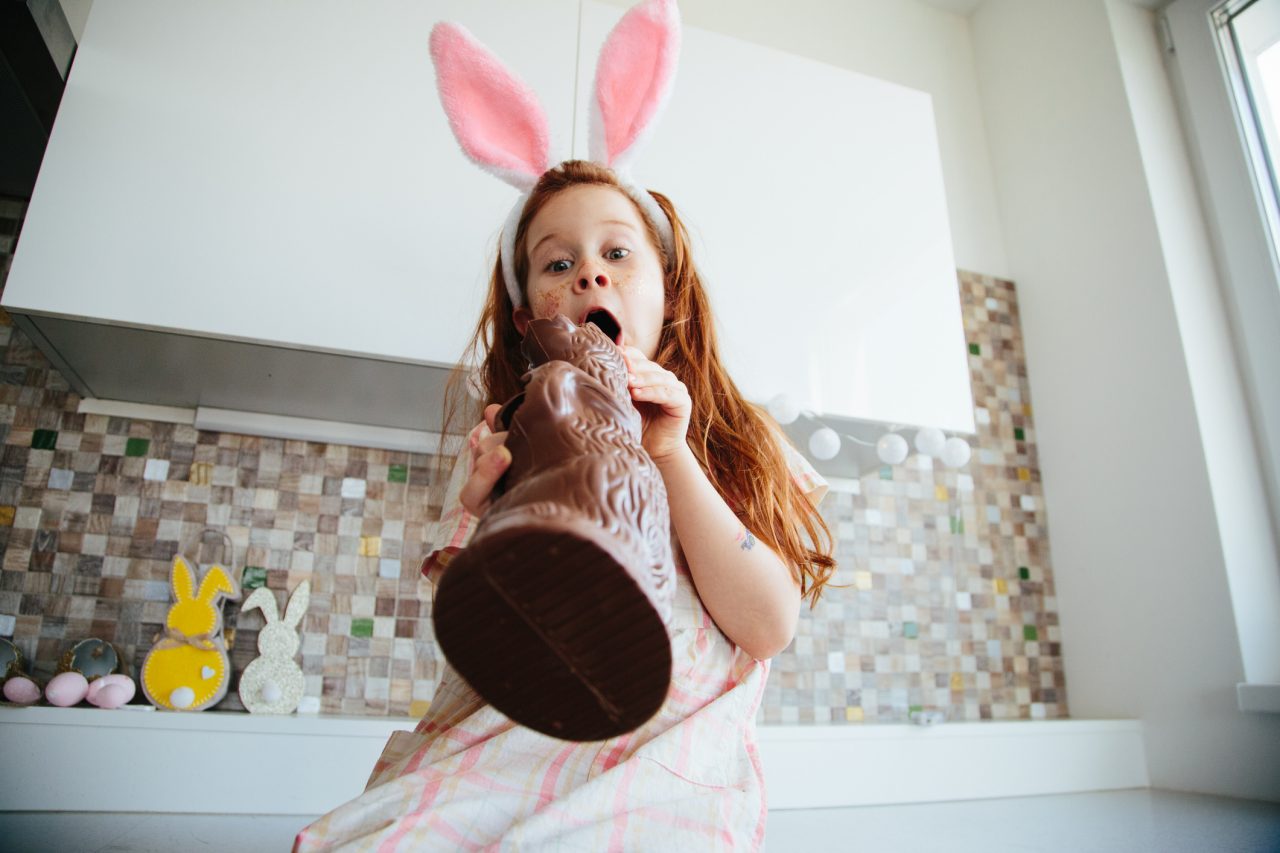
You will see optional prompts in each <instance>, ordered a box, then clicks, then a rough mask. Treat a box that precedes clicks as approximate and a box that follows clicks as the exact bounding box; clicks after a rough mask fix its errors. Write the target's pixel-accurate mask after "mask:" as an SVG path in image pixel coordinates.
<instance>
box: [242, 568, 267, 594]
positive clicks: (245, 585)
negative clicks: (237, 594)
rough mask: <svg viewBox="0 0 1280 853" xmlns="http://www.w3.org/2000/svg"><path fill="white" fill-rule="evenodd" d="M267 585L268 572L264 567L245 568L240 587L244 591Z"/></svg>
mask: <svg viewBox="0 0 1280 853" xmlns="http://www.w3.org/2000/svg"><path fill="white" fill-rule="evenodd" d="M266 585H267V570H266V569H265V568H263V567H262V566H245V567H244V573H243V574H242V575H240V587H241V589H244V590H250V589H257V588H258V587H260V586H266Z"/></svg>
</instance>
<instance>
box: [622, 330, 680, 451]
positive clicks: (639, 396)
mask: <svg viewBox="0 0 1280 853" xmlns="http://www.w3.org/2000/svg"><path fill="white" fill-rule="evenodd" d="M622 356H623V358H624V359H625V360H626V362H627V370H628V372H630V374H631V376H630V379H629V381H630V384H631V400H632V401H633V402H634V403H635V404H636V408H637V409H639V410H640V414H641V416H642V417H643V418H644V431H643V433H642V439H641V441H642V444H643V445H644V449H645V450H646V451H647V452H648V454H649V456H650V457H651V458H652V459H653V461H654V462H661V461H662V459H663V458H664V457H666V456H670V455H671V454H673V453H675V452H676V451H677V450H683V449H684V448H685V447H686V443H685V434H686V433H687V432H688V431H689V417H690V415H691V414H692V413H693V401H692V399H690V397H689V389H688V388H686V387H685V384H684V383H683V382H681V381H680V380H679V379H678V378H676V375H675V374H674V373H672V372H671V371H670V370H667V369H666V368H664V367H662V366H660V365H658V364H657V363H655V362H652V361H650V360H649V359H647V358H645V355H644V353H642V352H641V351H640V350H638V349H636V348H635V347H630V346H624V347H622Z"/></svg>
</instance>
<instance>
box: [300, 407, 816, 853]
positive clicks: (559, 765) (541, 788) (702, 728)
mask: <svg viewBox="0 0 1280 853" xmlns="http://www.w3.org/2000/svg"><path fill="white" fill-rule="evenodd" d="M487 434H488V429H487V427H485V426H484V425H481V426H479V427H477V428H476V429H475V430H473V431H472V433H471V436H470V439H469V444H470V446H472V447H473V446H475V444H476V443H477V442H479V441H480V439H481V438H482V437H484V436H485V435H487ZM787 452H788V456H789V464H790V467H791V470H792V475H793V476H794V477H795V478H796V479H797V481H798V482H799V483H800V484H801V487H802V488H803V489H804V491H805V492H806V493H807V494H809V495H810V497H811V499H812V500H814V502H815V503H816V502H818V501H820V500H821V498H822V496H823V495H824V494H825V493H826V490H827V486H826V483H825V481H823V480H822V478H821V477H820V476H819V475H818V474H817V473H816V472H815V471H814V470H813V468H812V467H811V466H810V465H809V464H808V462H807V461H806V460H805V459H804V457H802V456H801V455H800V454H799V453H798V452H796V451H795V450H794V449H792V448H790V446H789V445H788V446H787ZM470 460H471V453H470V450H469V449H464V450H463V452H462V453H461V454H460V455H459V457H458V462H457V463H456V464H455V465H454V469H453V476H452V477H451V479H450V483H449V485H448V488H447V489H446V494H445V503H444V511H443V513H442V516H441V520H440V522H439V524H438V526H437V529H436V539H435V540H434V541H435V543H436V544H437V550H435V551H434V552H432V554H431V555H430V556H429V557H428V558H427V560H426V562H425V563H424V565H423V570H424V572H425V573H426V574H427V577H428V578H430V579H432V581H433V582H434V580H435V579H436V578H437V577H438V576H439V572H440V571H441V570H443V569H444V568H445V566H446V565H447V563H448V561H449V559H451V557H452V555H453V554H456V553H457V552H458V551H459V550H461V548H463V547H465V545H466V543H467V541H468V540H469V539H470V536H471V531H472V529H473V527H474V526H475V525H474V523H475V519H474V517H472V516H471V515H470V514H468V513H467V512H466V510H464V509H463V508H462V506H461V504H460V503H458V494H459V492H460V491H461V488H462V484H463V483H464V482H465V481H466V478H467V476H468V475H469V474H470ZM672 544H673V545H674V546H675V547H674V548H673V553H674V554H675V558H676V572H677V584H676V593H675V602H674V607H673V611H672V623H671V630H672V636H671V639H672V654H673V661H674V666H673V677H672V683H671V689H670V691H669V693H668V694H667V698H666V701H665V702H664V704H663V705H662V707H661V709H660V710H659V711H658V713H657V714H656V715H655V716H654V717H653V718H652V719H650V720H649V721H648V722H647V723H645V724H644V725H643V726H641V727H640V728H638V729H636V730H635V731H633V732H630V733H629V734H625V735H621V736H619V737H615V738H612V739H610V740H605V741H595V742H589V743H577V742H570V741H563V740H558V739H556V738H552V737H548V736H546V735H542V734H539V733H538V732H535V731H533V730H531V729H527V728H524V727H522V726H519V725H517V724H515V723H513V722H512V721H511V720H510V719H509V718H507V717H506V716H504V715H503V714H501V713H499V712H498V711H497V710H495V709H494V708H492V707H491V706H489V705H487V704H485V702H484V701H483V700H482V699H480V697H479V696H477V695H476V693H475V692H474V691H473V690H471V688H470V687H469V686H468V685H467V683H466V682H465V681H463V680H462V679H461V678H460V677H459V676H458V674H457V673H456V672H454V670H453V669H452V667H449V666H448V665H447V664H446V665H445V666H444V668H443V669H444V671H443V674H442V676H441V679H440V684H439V686H438V688H437V689H436V694H435V697H434V699H433V700H432V703H431V707H430V709H429V711H428V712H427V715H426V716H425V717H424V718H423V719H422V721H421V722H419V723H418V726H417V728H416V729H415V730H414V731H412V732H408V731H402V732H396V733H395V734H393V735H392V736H391V738H390V740H389V741H388V742H387V745H386V747H385V748H384V750H383V752H382V756H381V757H380V758H379V759H378V762H377V764H376V765H375V766H374V768H373V773H372V775H371V776H370V777H369V781H368V784H367V786H366V788H365V791H364V793H363V794H362V795H360V796H359V797H357V798H356V799H354V800H351V801H350V802H348V803H346V804H344V805H342V806H339V807H338V808H336V809H334V810H333V811H332V812H330V813H329V814H327V815H325V816H324V817H322V818H320V819H318V820H316V821H315V822H314V823H312V824H311V825H309V826H307V827H306V828H305V829H303V830H302V831H301V832H300V833H299V834H298V837H297V840H296V842H295V846H294V850H295V851H310V850H325V849H343V850H379V851H383V850H385V851H390V850H405V851H408V850H412V851H435V850H440V851H445V850H447V851H456V850H501V851H506V850H556V851H577V850H581V851H591V853H596V851H606V850H608V851H613V850H626V851H632V850H681V851H685V850H696V851H703V850H708V851H710V850H717V851H718V850H731V851H737V850H757V849H759V848H760V847H761V845H762V843H763V840H764V828H765V815H766V804H765V786H764V775H763V773H762V770H761V766H760V757H759V754H758V752H757V749H756V735H755V717H756V710H757V708H758V707H759V706H760V698H761V696H762V694H763V692H764V685H765V680H766V678H767V677H768V674H769V663H768V661H758V660H755V659H753V658H752V657H751V656H750V655H748V654H746V653H745V652H743V651H741V650H740V649H738V648H737V646H735V645H734V644H733V643H732V642H731V641H729V640H728V639H727V638H726V637H725V636H724V634H722V633H721V632H720V630H719V629H718V628H717V627H716V625H715V623H714V622H712V620H711V617H710V616H709V615H708V614H707V611H706V609H705V608H703V606H702V602H701V601H700V600H699V598H698V594H697V592H696V590H695V589H694V586H693V582H692V579H691V577H690V575H689V570H688V568H687V566H686V565H685V562H684V555H683V553H682V552H681V551H680V549H679V547H678V545H679V543H678V542H676V541H674V536H673V542H672Z"/></svg>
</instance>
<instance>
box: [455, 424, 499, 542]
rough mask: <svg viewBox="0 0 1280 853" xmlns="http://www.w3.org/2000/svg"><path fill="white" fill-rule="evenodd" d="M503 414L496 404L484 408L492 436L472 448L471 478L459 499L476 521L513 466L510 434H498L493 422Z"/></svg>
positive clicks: (464, 486) (465, 484) (464, 485)
mask: <svg viewBox="0 0 1280 853" xmlns="http://www.w3.org/2000/svg"><path fill="white" fill-rule="evenodd" d="M501 410H502V406H500V405H498V404H497V403H492V404H490V405H488V406H486V407H485V410H484V422H485V423H486V424H488V425H489V429H490V430H491V431H492V434H491V435H486V436H485V437H484V438H482V439H480V442H479V444H477V445H476V446H475V447H473V448H471V461H472V463H473V464H472V467H471V476H470V477H468V478H467V482H466V483H464V484H463V486H462V491H461V492H460V493H459V495H458V501H459V502H460V503H461V504H462V508H463V509H465V510H466V511H467V512H469V513H471V514H472V515H474V516H475V517H476V518H479V517H480V516H482V515H484V514H485V511H486V510H488V509H489V496H490V495H491V494H492V493H493V487H494V486H496V485H497V484H498V480H500V479H502V475H503V474H505V473H506V471H507V468H508V467H509V466H510V465H511V451H510V450H507V448H506V442H507V433H506V431H505V430H504V431H502V432H498V431H497V424H496V423H495V422H494V421H495V418H497V416H498V412H500V411H501Z"/></svg>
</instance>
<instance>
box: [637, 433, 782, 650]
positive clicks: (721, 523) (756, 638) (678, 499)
mask: <svg viewBox="0 0 1280 853" xmlns="http://www.w3.org/2000/svg"><path fill="white" fill-rule="evenodd" d="M654 461H655V462H656V463H657V465H658V469H659V470H660V471H661V472H662V479H663V480H664V481H665V482H666V485H667V502H668V503H669V504H670V506H671V523H672V524H673V525H675V528H676V536H678V537H679V539H680V547H681V548H683V549H684V556H685V560H686V561H687V562H688V564H689V573H690V574H691V575H693V582H694V586H696V587H697V589H698V597H699V598H701V599H702V603H703V604H704V605H705V606H706V608H707V612H709V613H710V614H711V618H712V619H714V620H716V625H718V626H720V630H721V631H723V632H724V634H725V636H726V637H728V638H729V639H730V640H732V641H733V642H734V643H735V644H736V645H737V646H738V648H740V649H742V650H743V651H744V652H746V653H747V654H749V655H751V656H752V657H753V658H756V659H757V660H766V659H768V658H771V657H773V656H774V655H776V654H777V653H778V652H780V651H782V650H783V649H785V648H786V647H787V645H788V644H789V643H790V642H791V638H792V637H794V636H795V633H796V622H797V621H798V620H799V618H800V585H799V584H798V583H797V582H796V580H795V579H794V578H793V577H792V575H791V571H790V569H788V567H787V565H786V564H785V563H784V562H783V561H782V559H781V558H780V557H778V555H777V554H775V553H774V552H773V551H772V550H771V549H770V548H769V547H768V546H767V545H765V544H764V543H763V542H760V541H759V540H757V539H756V538H755V537H754V536H752V534H751V531H749V530H747V529H746V528H745V527H743V525H742V522H741V521H739V520H738V517H737V516H736V515H734V513H733V510H731V509H730V508H729V505H728V504H726V503H725V502H724V499H723V498H722V497H720V493H719V492H717V491H716V489H715V486H713V485H711V481H710V480H708V479H707V475H706V474H705V473H703V471H702V466H701V465H699V464H698V460H697V458H696V457H695V456H694V455H693V451H692V450H690V449H689V445H688V444H683V445H682V446H681V447H680V448H678V449H677V450H675V451H674V452H673V453H671V454H670V455H668V456H664V457H662V458H661V459H655V460H654Z"/></svg>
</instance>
